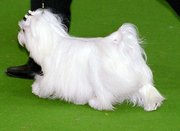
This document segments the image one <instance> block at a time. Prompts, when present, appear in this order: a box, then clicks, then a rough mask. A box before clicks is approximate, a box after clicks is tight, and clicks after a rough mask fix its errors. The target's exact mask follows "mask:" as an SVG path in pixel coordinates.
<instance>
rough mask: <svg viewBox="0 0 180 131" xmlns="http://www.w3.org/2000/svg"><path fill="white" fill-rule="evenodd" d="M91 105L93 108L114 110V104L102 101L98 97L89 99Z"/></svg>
mask: <svg viewBox="0 0 180 131" xmlns="http://www.w3.org/2000/svg"><path fill="white" fill-rule="evenodd" d="M89 105H90V106H91V107H92V108H94V109H97V110H113V106H112V104H110V103H105V102H102V101H100V100H98V99H97V98H94V99H91V100H89Z"/></svg>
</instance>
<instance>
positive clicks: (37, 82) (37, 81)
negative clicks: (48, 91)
mask: <svg viewBox="0 0 180 131" xmlns="http://www.w3.org/2000/svg"><path fill="white" fill-rule="evenodd" d="M42 77H43V76H40V75H37V76H36V77H35V81H34V83H33V84H32V93H33V94H35V95H37V96H39V92H40V81H41V80H42Z"/></svg>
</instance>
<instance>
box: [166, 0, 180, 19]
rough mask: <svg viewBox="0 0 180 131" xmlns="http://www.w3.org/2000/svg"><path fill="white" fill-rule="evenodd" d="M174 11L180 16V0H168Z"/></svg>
mask: <svg viewBox="0 0 180 131" xmlns="http://www.w3.org/2000/svg"><path fill="white" fill-rule="evenodd" d="M166 1H167V2H168V3H169V4H170V6H171V7H172V8H173V9H174V11H175V12H176V13H177V14H178V15H179V16H180V0H166Z"/></svg>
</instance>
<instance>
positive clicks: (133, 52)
mask: <svg viewBox="0 0 180 131" xmlns="http://www.w3.org/2000/svg"><path fill="white" fill-rule="evenodd" d="M29 14H30V15H28V16H27V15H26V16H25V17H26V20H22V21H20V23H19V26H20V28H21V31H20V32H19V34H18V39H19V43H20V44H21V45H22V46H23V45H25V47H26V48H27V50H28V51H29V52H30V57H32V58H33V59H34V60H35V61H36V62H37V63H38V64H39V65H40V66H41V67H42V71H43V75H42V76H40V75H37V76H36V78H35V82H34V83H33V85H32V92H33V93H34V94H35V95H37V96H39V97H41V98H52V99H56V98H58V99H63V100H65V101H68V102H72V103H75V104H86V103H88V104H89V105H90V106H91V107H92V108H94V109H98V110H112V109H113V108H114V107H113V106H114V105H115V104H118V103H122V102H124V101H129V102H132V103H133V104H134V105H139V106H141V107H143V108H144V109H145V110H146V111H152V110H156V109H157V107H159V106H160V105H161V103H162V101H163V100H164V97H163V96H161V94H160V93H159V92H158V91H157V89H156V88H155V87H154V85H153V78H152V72H151V70H150V68H149V67H148V65H147V64H146V61H145V60H144V58H143V55H144V54H145V52H144V50H143V49H142V48H141V46H140V42H139V38H138V34H137V31H136V28H135V26H133V25H132V24H123V25H122V26H121V27H120V28H119V29H118V30H117V31H116V32H114V33H112V34H110V35H109V36H107V37H104V38H102V37H99V38H77V37H72V36H70V35H69V34H68V33H67V31H66V28H65V26H64V25H63V24H62V23H61V18H60V17H58V16H57V15H55V14H53V13H51V11H49V10H47V9H38V10H36V11H34V12H31V11H29Z"/></svg>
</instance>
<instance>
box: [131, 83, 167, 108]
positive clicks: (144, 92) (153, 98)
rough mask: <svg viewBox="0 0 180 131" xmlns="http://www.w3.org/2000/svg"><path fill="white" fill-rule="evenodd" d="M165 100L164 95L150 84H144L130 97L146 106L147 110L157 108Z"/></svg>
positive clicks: (134, 101)
mask: <svg viewBox="0 0 180 131" xmlns="http://www.w3.org/2000/svg"><path fill="white" fill-rule="evenodd" d="M163 100H164V97H163V96H162V95H161V94H160V93H159V92H158V90H157V89H156V88H155V87H154V86H152V85H150V84H147V85H144V86H143V87H142V88H140V89H139V91H138V92H137V93H135V94H134V95H132V97H130V101H132V102H133V103H134V104H138V105H139V106H142V107H144V110H146V111H153V110H156V109H157V108H158V107H159V106H161V104H162V101H163Z"/></svg>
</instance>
